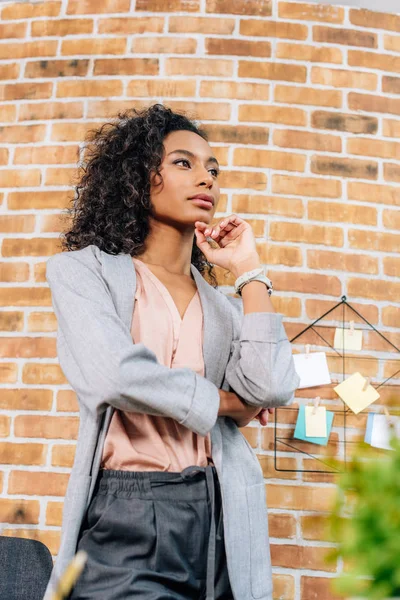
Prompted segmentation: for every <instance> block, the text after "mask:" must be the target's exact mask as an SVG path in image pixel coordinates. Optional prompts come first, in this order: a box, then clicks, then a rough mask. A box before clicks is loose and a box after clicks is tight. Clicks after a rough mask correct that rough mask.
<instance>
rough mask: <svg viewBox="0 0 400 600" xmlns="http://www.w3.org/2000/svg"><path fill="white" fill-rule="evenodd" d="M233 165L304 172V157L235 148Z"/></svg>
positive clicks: (293, 154)
mask: <svg viewBox="0 0 400 600" xmlns="http://www.w3.org/2000/svg"><path fill="white" fill-rule="evenodd" d="M233 165H234V166H236V165H238V166H241V167H260V168H263V169H278V170H284V171H304V169H305V166H306V157H305V156H302V155H301V154H295V153H290V152H279V151H275V150H259V149H257V150H256V149H253V148H235V149H234V155H233Z"/></svg>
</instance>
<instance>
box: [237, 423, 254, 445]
mask: <svg viewBox="0 0 400 600" xmlns="http://www.w3.org/2000/svg"><path fill="white" fill-rule="evenodd" d="M240 431H241V433H242V434H243V435H244V437H245V438H246V440H247V441H248V442H249V444H250V446H251V447H252V448H256V446H258V440H257V438H258V428H257V427H243V428H241V429H240Z"/></svg>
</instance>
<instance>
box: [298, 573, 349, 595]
mask: <svg viewBox="0 0 400 600" xmlns="http://www.w3.org/2000/svg"><path fill="white" fill-rule="evenodd" d="M333 582H334V578H333V577H311V576H310V575H302V576H301V578H300V587H301V598H302V600H320V599H321V598H323V599H324V600H341V599H343V596H342V595H340V596H337V595H336V594H334V592H333V591H332V589H331V588H332V584H333Z"/></svg>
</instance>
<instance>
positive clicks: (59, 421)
mask: <svg viewBox="0 0 400 600" xmlns="http://www.w3.org/2000/svg"><path fill="white" fill-rule="evenodd" d="M78 428H79V419H78V418H77V417H48V416H43V415H41V416H40V417H37V416H36V415H17V416H16V417H15V422H14V430H15V435H16V436H18V437H27V438H30V437H34V438H51V439H63V440H74V439H76V437H77V435H78Z"/></svg>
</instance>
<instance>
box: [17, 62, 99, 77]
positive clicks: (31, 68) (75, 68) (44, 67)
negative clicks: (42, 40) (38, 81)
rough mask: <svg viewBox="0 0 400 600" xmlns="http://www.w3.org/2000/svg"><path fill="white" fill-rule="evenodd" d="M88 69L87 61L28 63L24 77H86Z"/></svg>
mask: <svg viewBox="0 0 400 600" xmlns="http://www.w3.org/2000/svg"><path fill="white" fill-rule="evenodd" d="M88 69H89V61H88V60H74V61H71V60H55V61H48V60H41V61H30V62H28V63H27V64H26V67H25V73H24V77H32V78H33V77H53V78H54V77H86V76H87V74H88Z"/></svg>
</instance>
